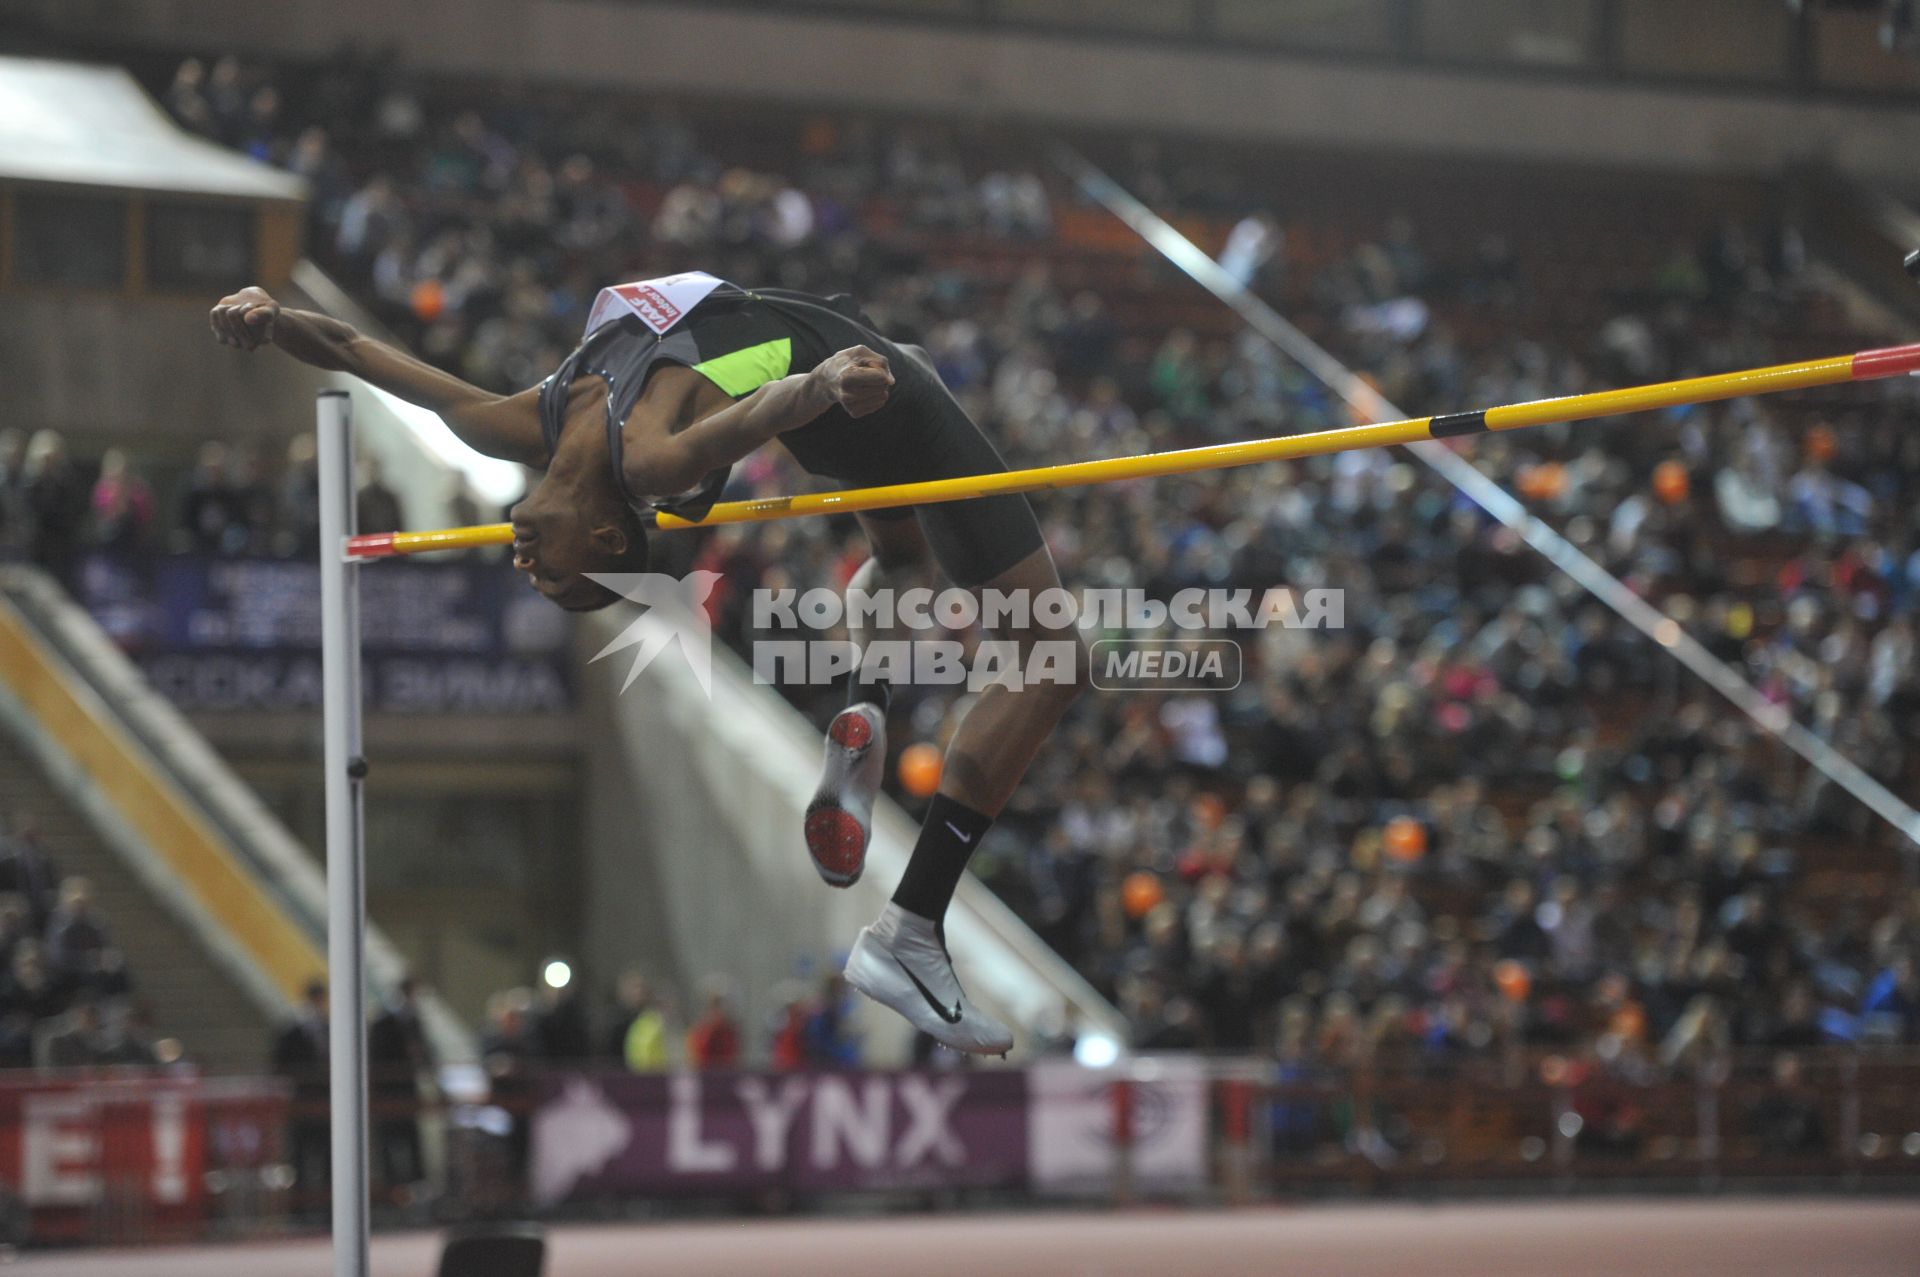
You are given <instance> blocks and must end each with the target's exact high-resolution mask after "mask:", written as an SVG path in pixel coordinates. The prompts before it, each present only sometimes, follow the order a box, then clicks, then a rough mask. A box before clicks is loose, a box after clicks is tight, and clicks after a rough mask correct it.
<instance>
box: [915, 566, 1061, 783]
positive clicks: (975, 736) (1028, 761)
mask: <svg viewBox="0 0 1920 1277" xmlns="http://www.w3.org/2000/svg"><path fill="white" fill-rule="evenodd" d="M1059 586H1060V573H1059V572H1058V571H1057V570H1056V569H1055V568H1054V566H1053V555H1052V554H1051V553H1050V552H1049V551H1048V550H1047V548H1046V547H1045V546H1041V547H1040V548H1039V549H1038V550H1035V551H1034V552H1033V553H1032V554H1030V555H1028V556H1027V557H1026V558H1024V559H1022V560H1020V562H1018V563H1016V564H1014V565H1013V566H1012V567H1010V568H1008V569H1007V570H1006V571H1005V572H1002V573H1001V574H1000V575H999V576H996V577H994V578H993V580H991V581H989V582H987V584H986V585H985V586H983V587H982V590H983V591H986V592H998V593H1000V594H1003V595H1013V594H1015V593H1016V592H1019V593H1020V594H1023V595H1024V597H1025V598H1026V600H1027V602H1028V605H1029V606H1028V610H1029V624H1027V625H1026V626H1025V627H1023V628H1020V629H1009V630H1004V631H1001V632H998V633H996V634H995V636H994V637H996V638H998V639H1001V640H1003V641H1008V642H1011V643H1013V644H1015V645H1016V646H1017V648H1018V652H1019V670H1020V671H1023V672H1024V671H1026V670H1027V669H1028V667H1029V663H1030V662H1031V661H1032V660H1033V657H1034V655H1035V653H1036V651H1039V650H1041V648H1040V645H1042V644H1050V645H1055V646H1053V647H1052V648H1051V653H1052V654H1055V655H1058V656H1059V657H1060V658H1061V659H1060V660H1059V661H1058V662H1056V663H1055V668H1057V669H1058V672H1059V673H1060V674H1061V675H1062V676H1063V677H1062V679H1061V680H1060V681H1053V680H1051V679H1048V680H1043V681H1040V682H1037V683H1035V684H1034V685H1032V686H1024V685H1023V686H1020V687H1018V688H1017V689H1016V688H1014V687H1009V686H1006V685H1003V684H995V685H993V686H991V687H988V688H987V689H985V690H984V691H982V692H981V693H980V696H979V698H978V699H977V700H976V701H975V702H974V704H973V708H972V709H970V710H968V711H967V716H966V717H965V718H964V719H962V720H961V722H960V727H959V729H958V730H957V731H956V732H955V733H954V736H953V740H952V742H951V743H950V744H949V745H948V746H947V757H946V765H945V768H944V770H943V771H942V772H941V776H940V793H942V794H944V795H945V796H947V797H949V798H951V799H953V800H954V801H956V802H959V803H962V804H964V805H966V806H967V807H969V808H971V809H973V810H974V811H977V812H979V813H980V814H982V815H983V816H988V817H993V816H998V815H999V814H1000V811H1001V809H1002V808H1004V807H1005V806H1006V805H1007V800H1008V799H1009V798H1011V797H1012V796H1013V791H1014V790H1015V789H1016V788H1017V787H1018V786H1019V784H1020V778H1021V777H1022V776H1024V775H1026V772H1027V768H1028V767H1029V766H1031V765H1032V763H1033V758H1034V755H1035V754H1037V753H1039V752H1040V746H1041V745H1042V744H1043V743H1044V742H1045V741H1046V739H1047V737H1048V736H1049V735H1050V734H1052V732H1053V729H1054V727H1055V725H1056V724H1058V723H1059V721H1060V718H1061V716H1062V715H1064V714H1065V713H1066V712H1067V709H1068V707H1069V706H1071V705H1072V704H1073V702H1074V699H1075V698H1076V697H1078V696H1079V694H1080V689H1081V687H1082V686H1083V685H1084V684H1085V682H1086V672H1087V656H1086V649H1085V647H1084V646H1083V645H1082V644H1081V642H1080V636H1079V634H1078V633H1077V632H1076V631H1075V630H1073V629H1072V628H1071V627H1069V628H1065V629H1058V628H1049V627H1047V626H1044V625H1042V624H1040V623H1039V622H1038V620H1036V619H1033V618H1032V617H1031V612H1032V604H1033V603H1034V601H1035V600H1037V599H1038V598H1039V597H1040V595H1041V594H1042V593H1044V592H1045V591H1047V590H1052V589H1058V588H1059Z"/></svg>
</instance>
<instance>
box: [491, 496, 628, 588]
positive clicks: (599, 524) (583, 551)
mask: <svg viewBox="0 0 1920 1277" xmlns="http://www.w3.org/2000/svg"><path fill="white" fill-rule="evenodd" d="M549 486H550V485H548V484H545V483H542V484H541V485H540V486H539V487H538V488H535V489H534V491H533V492H532V493H531V494H529V495H528V497H527V499H526V500H525V501H522V502H521V503H520V504H519V505H517V506H515V507H514V508H513V509H512V510H511V511H510V512H509V513H508V518H510V519H511V520H512V521H513V566H514V567H515V568H516V569H518V570H519V571H521V572H523V573H525V574H526V577H527V580H528V582H530V583H531V584H532V586H533V588H534V589H536V590H538V591H539V592H540V593H541V594H542V595H544V596H545V597H546V598H549V599H552V600H553V601H554V602H555V603H557V604H559V605H560V606H561V607H563V608H567V609H569V610H571V611H578V610H580V609H583V608H588V607H593V606H596V605H597V604H599V603H601V602H604V601H605V598H606V595H607V589H606V587H605V586H602V585H600V584H598V583H596V582H594V581H591V580H589V579H588V578H587V577H586V575H585V573H588V572H618V571H621V570H622V569H623V568H624V567H625V566H626V565H625V564H624V563H623V561H622V560H623V556H624V555H625V554H626V552H627V549H628V545H629V542H628V539H627V534H626V533H625V532H624V531H622V530H621V529H620V528H619V527H618V526H615V524H613V523H612V522H609V521H607V520H606V519H604V518H596V517H594V516H593V515H592V514H590V513H588V512H587V511H585V510H584V509H583V508H582V505H581V503H579V502H577V501H573V500H560V499H556V495H555V494H553V493H550V492H549V491H548V488H549ZM603 513H604V512H603Z"/></svg>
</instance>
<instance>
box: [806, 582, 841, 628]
mask: <svg viewBox="0 0 1920 1277" xmlns="http://www.w3.org/2000/svg"><path fill="white" fill-rule="evenodd" d="M842 615H844V613H843V612H842V610H841V603H840V595H839V594H838V592H836V591H834V590H829V589H828V588H827V587H826V586H824V585H820V586H815V587H814V588H813V589H811V590H808V591H807V592H806V593H805V594H802V595H801V596H800V623H801V624H802V625H805V626H807V627H808V628H810V629H815V630H830V629H832V628H833V627H834V626H836V625H838V624H840V618H841V616H842Z"/></svg>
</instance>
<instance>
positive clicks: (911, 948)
mask: <svg viewBox="0 0 1920 1277" xmlns="http://www.w3.org/2000/svg"><path fill="white" fill-rule="evenodd" d="M844 974H845V975H846V978H847V983H848V984H850V985H852V986H853V987H854V988H856V989H858V990H860V992H862V993H864V994H866V995H867V996H868V997H870V998H872V999H873V1000H874V1001H875V1002H878V1003H879V1004H880V1005H881V1006H883V1007H890V1008H892V1009H893V1010H895V1011H898V1012H899V1013H900V1014H901V1015H903V1016H905V1017H906V1018H907V1022H908V1023H909V1024H911V1025H913V1027H914V1028H916V1029H918V1030H920V1031H921V1032H922V1033H926V1034H929V1035H931V1036H932V1037H933V1038H934V1039H935V1040H936V1041H938V1042H941V1043H943V1044H944V1045H946V1046H950V1047H952V1048H953V1049H954V1050H956V1051H971V1052H972V1053H973V1054H975V1055H1005V1054H1006V1053H1007V1052H1008V1051H1009V1050H1011V1049H1012V1048H1013V1034H1012V1033H1010V1032H1009V1031H1008V1030H1007V1026H1006V1025H1004V1024H1001V1023H1000V1022H999V1021H998V1020H995V1019H993V1018H992V1017H990V1016H987V1015H983V1014H982V1013H981V1012H980V1009H979V1008H978V1007H976V1006H974V1005H973V1004H972V1003H971V1002H969V1001H967V993H966V990H964V989H962V988H961V987H960V981H959V980H958V979H957V978H955V976H954V974H953V959H952V958H951V957H949V956H948V954H947V943H946V939H945V937H944V936H943V935H942V933H941V930H940V928H939V927H937V926H935V925H934V924H933V923H931V922H929V921H928V920H927V919H925V918H922V917H920V916H918V915H917V914H911V913H908V912H907V911H906V910H905V909H902V908H901V907H900V906H899V905H896V904H889V905H888V906H887V907H886V908H885V909H883V910H882V911H881V912H880V920H879V921H878V922H876V923H874V924H873V925H872V926H870V927H864V928H862V929H861V931H860V938H859V939H858V940H857V941H855V942H854V945H853V952H852V953H851V954H849V955H848V956H847V969H846V971H845V973H844Z"/></svg>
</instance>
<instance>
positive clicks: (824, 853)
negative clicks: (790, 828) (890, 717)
mask: <svg viewBox="0 0 1920 1277" xmlns="http://www.w3.org/2000/svg"><path fill="white" fill-rule="evenodd" d="M886 762H887V716H886V715H885V714H884V713H882V712H881V710H880V707H879V706H878V705H875V704H873V703H872V702H870V701H867V702H862V703H861V704H858V705H849V706H847V708H845V709H843V710H841V711H840V712H839V713H838V714H835V715H834V716H833V722H831V723H829V724H827V754H826V765H825V767H824V768H823V769H822V772H821V776H820V787H819V788H818V789H816V790H814V791H813V801H812V802H810V803H808V804H807V818H806V835H807V853H808V854H809V855H811V856H812V857H813V867H814V868H815V869H817V870H819V871H820V876H821V877H822V878H824V879H825V880H826V883H827V885H828V886H829V887H851V886H852V885H853V884H854V883H856V882H859V881H860V873H861V871H862V870H864V869H865V868H866V867H867V843H868V841H869V840H870V839H871V838H872V837H873V798H874V795H875V794H878V793H879V792H880V772H881V769H882V768H884V767H885V766H886Z"/></svg>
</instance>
